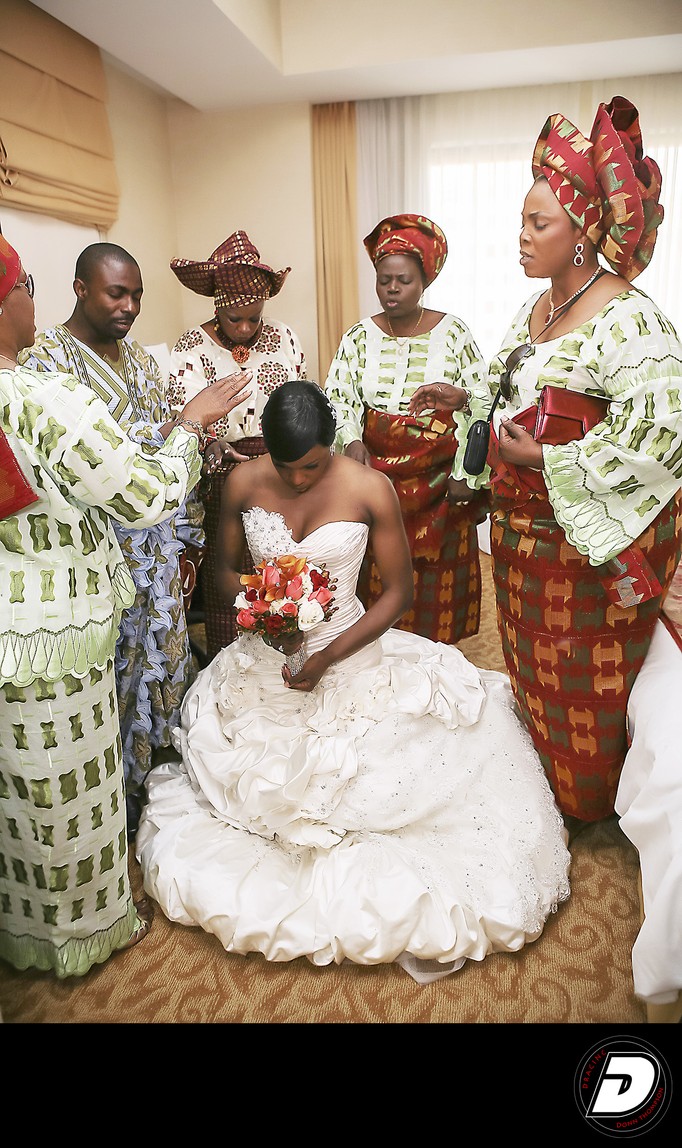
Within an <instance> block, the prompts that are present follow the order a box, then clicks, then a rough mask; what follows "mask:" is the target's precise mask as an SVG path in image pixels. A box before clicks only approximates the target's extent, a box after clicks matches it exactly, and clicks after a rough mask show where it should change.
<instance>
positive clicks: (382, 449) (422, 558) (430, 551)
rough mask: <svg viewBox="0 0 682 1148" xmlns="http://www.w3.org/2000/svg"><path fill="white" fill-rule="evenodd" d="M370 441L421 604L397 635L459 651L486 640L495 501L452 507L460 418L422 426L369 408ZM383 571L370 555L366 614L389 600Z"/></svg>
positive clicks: (363, 593)
mask: <svg viewBox="0 0 682 1148" xmlns="http://www.w3.org/2000/svg"><path fill="white" fill-rule="evenodd" d="M363 441H364V443H365V446H366V447H367V449H368V451H369V452H370V454H371V455H372V465H373V466H374V468H375V469H376V470H381V471H383V473H384V474H387V475H388V477H389V478H390V479H391V481H392V483H393V486H394V489H395V491H396V493H397V495H398V499H399V501H400V506H401V510H402V515H403V522H404V523H405V530H406V533H407V540H408V543H409V546H410V553H411V555H412V569H413V575H414V605H413V608H412V609H411V610H410V611H409V612H408V613H406V614H404V615H403V617H402V618H401V619H400V621H398V622H396V628H397V629H400V630H407V631H409V633H411V634H421V635H422V636H423V637H425V638H430V639H431V640H432V641H434V642H445V643H447V644H452V643H455V642H458V641H460V639H462V638H469V637H472V636H473V635H474V634H477V633H478V627H479V623H480V614H481V566H480V561H479V549H478V533H477V529H476V526H477V523H478V522H480V521H482V520H483V519H484V518H485V515H486V513H487V509H488V501H487V495H485V494H483V495H477V496H476V498H475V499H474V500H473V501H472V502H471V503H466V504H463V505H461V506H450V505H449V504H448V502H447V501H446V494H447V486H448V478H449V476H450V471H451V469H452V460H453V458H454V455H455V451H456V449H457V440H456V438H455V428H454V424H453V422H452V418H451V416H450V415H449V414H447V413H446V412H444V411H438V412H437V413H436V414H435V415H432V416H430V417H429V418H426V419H425V418H424V417H423V416H422V417H421V419H420V420H419V421H417V420H416V419H413V418H410V417H408V416H403V415H391V414H387V413H386V412H384V411H377V410H373V409H371V408H368V409H367V410H366V411H365V430H364V436H363ZM381 589H382V588H381V578H380V576H379V571H378V569H377V567H376V565H375V563H374V562H373V560H372V555H371V551H369V550H368V553H367V557H366V559H365V563H364V565H363V568H362V571H361V575H360V582H359V585H358V596H359V597H360V600H361V601H362V602H363V604H364V606H365V607H366V608H369V606H371V605H372V603H373V602H375V601H376V600H377V598H379V596H380V595H381Z"/></svg>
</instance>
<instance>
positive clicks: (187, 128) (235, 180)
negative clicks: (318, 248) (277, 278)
mask: <svg viewBox="0 0 682 1148" xmlns="http://www.w3.org/2000/svg"><path fill="white" fill-rule="evenodd" d="M310 120H311V111H310V106H309V105H308V104H299V103H296V104H281V105H275V106H274V107H273V106H271V107H249V108H239V109H232V110H231V111H226V112H203V113H202V112H197V111H195V110H194V109H193V108H190V107H188V106H187V105H186V104H183V103H181V102H180V101H173V102H171V103H170V104H169V127H170V148H171V157H172V180H173V187H174V192H175V197H176V209H177V220H176V222H177V236H178V243H177V251H176V252H175V253H174V254H176V255H177V256H178V257H179V258H183V259H206V258H207V257H208V256H209V255H210V254H211V252H212V251H213V250H215V248H216V247H217V246H218V245H219V244H220V243H222V241H223V240H224V239H226V238H227V236H228V235H230V234H231V233H232V232H233V231H238V230H242V231H246V232H247V234H248V235H249V238H250V239H251V241H252V242H253V243H254V244H255V245H256V247H257V248H258V250H259V251H260V254H261V258H262V260H263V262H265V263H268V264H269V265H270V266H271V267H274V268H275V270H276V271H279V270H280V269H281V268H283V267H291V274H290V275H289V276H288V278H287V280H286V282H285V284H284V286H283V288H282V290H281V292H280V294H279V295H277V296H275V298H274V299H273V300H272V301H271V302H269V303H268V304H266V309H265V313H266V314H268V315H270V316H271V317H272V318H274V319H280V320H283V321H284V322H286V323H288V324H289V325H290V326H291V327H292V328H293V329H294V331H296V334H297V335H298V337H299V338H300V340H301V343H302V345H303V349H304V352H305V354H306V358H307V360H308V374H309V376H310V377H312V378H314V377H316V375H317V370H318V364H317V305H316V295H315V225H314V218H313V187H312V150H311V123H310ZM178 289H179V290H180V291H181V292H182V312H183V318H184V323H185V326H188V325H190V324H192V323H197V322H203V321H205V320H206V319H207V318H210V316H211V314H212V313H213V304H212V301H211V300H210V299H204V298H202V297H201V296H200V295H195V294H194V293H193V292H191V291H188V290H187V289H186V288H182V287H180V286H179V285H178ZM178 333H179V332H178Z"/></svg>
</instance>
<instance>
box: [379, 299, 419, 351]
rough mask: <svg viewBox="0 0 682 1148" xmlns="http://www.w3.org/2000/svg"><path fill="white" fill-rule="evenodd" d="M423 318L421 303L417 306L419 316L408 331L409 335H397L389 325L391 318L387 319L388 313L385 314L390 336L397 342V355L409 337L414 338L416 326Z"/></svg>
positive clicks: (402, 349)
mask: <svg viewBox="0 0 682 1148" xmlns="http://www.w3.org/2000/svg"><path fill="white" fill-rule="evenodd" d="M384 314H386V313H385V312H384ZM423 318H424V307H423V306H422V305H420V307H419V318H418V319H417V322H416V323H415V325H414V327H413V329H412V330H411V331H410V333H409V335H400V336H398V335H396V333H395V331H394V330H393V328H392V326H391V320H390V319H389V317H388V315H386V326H387V327H388V329H389V331H390V334H391V338H392V339H395V341H396V343H397V344H398V354H399V355H402V354H403V352H404V350H405V347H406V346H407V344H408V342H409V341H410V339H412V338H414V336H415V335H416V333H417V328H418V327H419V325H420V323H421V321H422V319H423Z"/></svg>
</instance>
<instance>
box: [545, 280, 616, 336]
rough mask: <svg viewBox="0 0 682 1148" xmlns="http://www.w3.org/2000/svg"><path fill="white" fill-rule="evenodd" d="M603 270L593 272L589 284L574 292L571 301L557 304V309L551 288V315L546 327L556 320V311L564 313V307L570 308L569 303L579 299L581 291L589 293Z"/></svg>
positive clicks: (584, 284)
mask: <svg viewBox="0 0 682 1148" xmlns="http://www.w3.org/2000/svg"><path fill="white" fill-rule="evenodd" d="M601 270H602V268H601V267H598V268H597V270H596V271H595V272H593V274H592V275H590V277H589V279H588V280H587V283H583V285H582V287H579V288H578V290H577V291H574V292H573V294H572V295H571V297H570V299H565V300H564V302H563V303H557V305H556V307H555V306H554V303H553V302H552V290H553V288H552V287H550V289H549V315H548V316H547V318H546V319H545V327H547V326H548V325H549V324H550V323H551V322H552V319H553V318H554V313H555V311H563V309H564V307H568V304H569V303H572V302H573V300H574V299H577V298H578V295H580V293H581V291H587V288H588V287H591V286H592V284H593V283H594V281H595V279H596V278H597V276H598V275H599V274H600V272H601Z"/></svg>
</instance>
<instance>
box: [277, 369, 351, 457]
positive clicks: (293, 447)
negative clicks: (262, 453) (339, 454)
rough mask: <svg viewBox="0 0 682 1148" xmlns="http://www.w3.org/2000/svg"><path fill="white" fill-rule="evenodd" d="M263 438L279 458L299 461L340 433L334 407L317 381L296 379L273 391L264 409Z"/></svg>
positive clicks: (327, 444)
mask: <svg viewBox="0 0 682 1148" xmlns="http://www.w3.org/2000/svg"><path fill="white" fill-rule="evenodd" d="M261 426H262V429H263V438H264V440H265V446H266V448H267V450H268V453H269V454H270V455H271V457H272V458H274V459H276V460H277V461H278V462H295V461H296V459H299V458H303V455H304V454H307V453H308V451H309V450H312V449H313V447H314V446H328V447H330V446H331V445H332V443H333V442H334V439H335V437H336V416H335V413H334V408H333V406H332V404H331V403H330V401H329V399H328V398H327V396H326V395H325V393H324V391H323V390H322V388H321V387H319V386H318V385H317V383H313V382H311V381H310V380H309V379H292V380H290V381H289V382H287V383H282V385H281V386H279V387H278V388H277V390H276V391H273V392H272V394H271V395H270V398H269V399H268V401H267V403H266V404H265V407H264V409H263V417H262V419H261Z"/></svg>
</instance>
